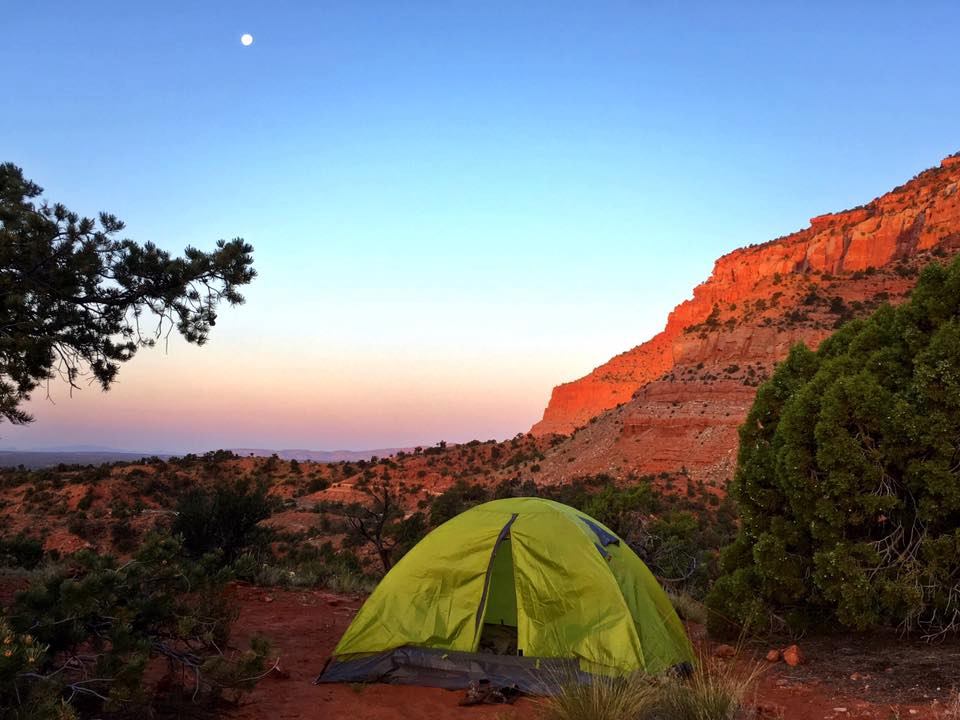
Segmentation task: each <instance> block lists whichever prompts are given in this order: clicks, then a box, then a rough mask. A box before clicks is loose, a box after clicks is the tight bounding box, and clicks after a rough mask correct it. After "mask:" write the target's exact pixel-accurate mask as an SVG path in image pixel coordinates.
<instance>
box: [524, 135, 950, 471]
mask: <svg viewBox="0 0 960 720" xmlns="http://www.w3.org/2000/svg"><path fill="white" fill-rule="evenodd" d="M958 250H960V154H958V155H954V156H951V157H948V158H946V159H945V160H944V161H943V162H942V163H941V164H940V166H939V167H937V168H932V169H930V170H926V171H924V172H922V173H920V174H919V175H917V176H916V177H915V178H913V179H912V180H911V181H909V182H908V183H906V184H905V185H902V186H900V187H898V188H896V189H894V190H892V191H891V192H889V193H887V194H886V195H883V196H882V197H879V198H877V199H875V200H873V201H871V202H869V203H867V204H866V205H863V206H861V207H858V208H854V209H852V210H846V211H843V212H839V213H833V214H828V215H821V216H819V217H815V218H813V219H812V220H811V221H810V227H808V228H806V229H804V230H801V231H799V232H796V233H793V234H792V235H788V236H785V237H782V238H778V239H776V240H772V241H770V242H767V243H764V244H762V245H754V246H750V247H746V248H741V249H739V250H735V251H734V252H732V253H729V254H728V255H725V256H723V257H721V258H720V259H719V260H717V262H716V264H715V266H714V269H713V273H712V274H711V276H710V278H709V279H708V280H707V281H706V282H704V283H702V284H701V285H699V286H698V287H697V288H696V289H695V290H694V292H693V298H692V299H690V300H687V301H685V302H683V303H681V304H680V305H679V306H677V307H676V308H675V309H674V310H673V312H672V313H671V314H670V316H669V318H668V320H667V325H666V328H665V329H664V330H663V332H661V333H659V334H658V335H656V336H655V337H654V338H652V339H651V340H650V341H648V342H646V343H644V344H642V345H639V346H637V347H635V348H633V349H632V350H628V351H627V352H625V353H623V354H621V355H618V356H617V357H615V358H613V359H612V360H610V361H609V362H607V363H605V364H603V365H601V366H600V367H598V368H596V369H595V370H594V371H593V372H591V373H590V374H589V375H587V376H586V377H583V378H580V379H579V380H575V381H573V382H569V383H566V384H563V385H560V386H558V387H556V388H555V389H554V391H553V394H552V396H551V398H550V403H549V405H548V407H547V409H546V411H545V412H544V416H543V419H542V420H541V421H540V422H539V423H537V424H536V425H535V426H534V427H533V429H532V431H531V432H532V433H533V434H535V435H538V436H542V435H548V434H553V433H556V434H563V435H568V434H572V437H570V438H568V439H566V440H565V441H563V442H562V443H559V444H557V445H554V446H553V447H552V448H551V449H550V451H549V452H548V453H547V457H546V459H545V460H544V461H543V462H541V463H540V464H541V466H542V473H543V474H542V475H541V479H546V480H549V481H551V482H560V481H563V480H565V479H569V478H571V477H575V476H577V475H581V474H585V473H594V472H609V473H611V474H614V475H617V476H625V475H626V474H628V473H629V472H639V473H659V472H676V471H678V470H680V471H683V470H686V471H687V472H688V473H690V474H691V475H693V476H698V477H699V478H700V479H707V480H712V481H715V482H717V483H722V482H723V481H725V480H726V479H728V478H729V476H730V474H731V472H732V467H733V462H734V460H735V454H736V447H737V433H736V428H737V426H738V425H739V424H740V423H741V422H742V421H743V419H744V417H745V415H746V412H747V410H748V409H749V407H750V404H751V402H752V399H753V395H754V393H755V390H756V386H757V385H758V384H759V383H760V382H761V381H762V380H763V379H765V378H766V377H767V376H768V375H769V373H770V371H771V369H772V367H773V365H774V364H775V363H776V362H777V361H779V360H780V359H782V358H783V357H784V356H785V354H786V353H787V351H788V350H789V348H790V346H791V345H793V344H794V343H796V342H799V341H802V342H805V343H807V344H808V345H811V346H816V345H817V344H819V343H820V342H821V341H822V340H823V339H824V338H825V337H826V336H827V335H829V334H830V333H831V332H832V331H833V329H834V328H835V327H836V326H838V325H839V324H840V323H842V322H843V321H844V320H847V319H849V318H851V317H856V316H860V315H864V314H866V313H868V312H870V311H872V310H873V309H875V308H876V307H877V306H879V305H880V304H881V303H883V302H892V303H896V302H898V301H900V300H902V299H903V298H904V297H905V296H906V294H907V293H909V291H910V288H911V287H912V286H913V284H914V282H915V280H916V275H917V273H918V272H919V270H920V268H922V266H923V265H924V264H926V263H927V262H930V261H931V260H935V259H945V258H948V257H950V256H952V255H954V254H955V253H957V251H958ZM578 428H579V429H578Z"/></svg>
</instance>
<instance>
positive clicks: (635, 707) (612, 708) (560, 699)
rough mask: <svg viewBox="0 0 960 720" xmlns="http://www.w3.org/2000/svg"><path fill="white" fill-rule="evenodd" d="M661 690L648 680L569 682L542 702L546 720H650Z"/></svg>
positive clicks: (601, 679) (645, 678)
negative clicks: (646, 719)
mask: <svg viewBox="0 0 960 720" xmlns="http://www.w3.org/2000/svg"><path fill="white" fill-rule="evenodd" d="M659 699H660V698H659V688H658V687H657V686H656V684H655V683H654V682H653V681H652V680H651V679H650V678H648V677H646V676H644V675H641V674H637V675H633V676H630V677H625V678H608V677H597V678H595V679H594V680H593V681H592V682H582V681H576V680H566V681H564V682H563V683H562V684H561V687H560V691H559V692H558V693H557V694H556V695H553V696H551V697H548V698H546V699H545V700H544V701H543V709H544V718H545V720H642V719H643V718H649V717H651V713H652V712H653V711H655V710H656V708H657V704H658V701H659Z"/></svg>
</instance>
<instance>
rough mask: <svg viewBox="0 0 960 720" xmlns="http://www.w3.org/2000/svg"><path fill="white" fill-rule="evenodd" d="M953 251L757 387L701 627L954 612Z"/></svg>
mask: <svg viewBox="0 0 960 720" xmlns="http://www.w3.org/2000/svg"><path fill="white" fill-rule="evenodd" d="M958 457H960V260H957V261H954V262H953V263H952V264H951V265H950V266H949V267H943V266H941V265H938V264H933V265H930V266H928V267H927V268H926V269H925V270H924V271H923V273H922V275H921V278H920V281H919V283H918V284H917V286H916V288H915V289H914V291H913V293H912V295H911V299H910V301H909V302H907V303H905V304H903V305H901V306H899V307H898V308H896V309H894V308H891V307H889V306H884V307H881V308H880V309H879V310H877V311H876V312H875V313H874V314H873V316H871V317H870V318H869V319H867V320H855V321H853V322H851V323H848V324H847V325H845V326H843V327H842V328H841V329H840V330H839V331H838V332H837V333H835V334H834V335H833V336H832V337H831V338H829V339H828V340H826V341H825V342H824V343H823V344H822V345H821V347H820V349H819V350H818V351H817V352H816V353H814V352H812V351H810V350H808V349H807V348H805V347H803V346H802V345H801V346H797V347H795V348H794V349H793V350H792V351H791V353H790V355H789V356H788V358H787V359H786V360H785V361H784V362H783V363H782V364H781V365H780V366H779V367H778V368H777V370H776V372H775V373H774V375H773V377H772V379H771V380H770V381H769V382H767V383H766V384H765V385H763V386H762V387H761V388H760V390H759V391H758V393H757V397H756V400H755V402H754V405H753V408H752V409H751V411H750V414H749V415H748V417H747V420H746V422H745V424H744V425H743V427H742V428H741V430H740V455H739V459H738V467H737V471H736V474H735V477H734V480H733V482H732V484H731V488H730V491H731V494H732V495H733V497H734V498H735V499H736V501H737V504H738V507H739V510H740V515H741V529H740V533H739V536H738V538H737V540H736V542H735V543H734V544H733V545H732V546H731V547H730V548H728V549H727V550H726V551H725V552H724V554H723V557H722V560H721V566H722V570H723V577H722V578H721V579H720V580H719V581H718V582H717V584H716V585H715V587H714V588H713V590H712V592H711V594H710V597H709V598H708V605H709V607H710V609H711V611H712V613H711V629H713V630H715V631H719V632H723V631H729V630H731V629H734V628H736V627H737V626H741V627H742V626H745V625H750V624H754V625H756V624H757V623H763V624H766V623H768V622H769V619H770V618H772V617H776V618H781V619H782V620H783V621H785V622H786V623H787V624H788V625H790V626H793V627H794V628H795V629H804V628H806V627H808V626H809V625H811V624H819V623H824V622H826V623H838V624H841V625H844V626H847V627H851V628H857V629H865V628H870V627H874V626H882V625H897V626H901V627H903V628H906V629H911V628H920V629H922V630H924V631H925V632H927V633H928V634H929V635H935V634H939V633H944V632H949V631H954V630H957V629H958V624H960V623H958V620H957V618H960V471H958Z"/></svg>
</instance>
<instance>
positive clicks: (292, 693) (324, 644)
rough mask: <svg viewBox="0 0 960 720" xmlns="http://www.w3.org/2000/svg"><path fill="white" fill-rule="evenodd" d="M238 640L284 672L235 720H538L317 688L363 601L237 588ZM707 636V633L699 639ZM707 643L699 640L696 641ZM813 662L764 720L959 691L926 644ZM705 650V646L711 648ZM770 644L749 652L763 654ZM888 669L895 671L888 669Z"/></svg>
mask: <svg viewBox="0 0 960 720" xmlns="http://www.w3.org/2000/svg"><path fill="white" fill-rule="evenodd" d="M236 592H237V598H238V599H239V601H240V605H241V614H240V619H239V621H238V624H237V635H238V639H239V640H243V639H245V638H246V637H247V636H248V635H249V633H251V632H253V631H257V632H259V633H261V634H263V635H266V636H267V637H269V638H270V639H271V641H272V643H273V647H274V649H275V653H276V654H277V655H279V657H280V667H281V670H282V672H281V673H277V674H275V675H273V676H271V677H268V678H267V679H265V680H263V681H262V682H261V683H260V685H259V686H258V687H257V689H256V690H255V691H254V692H253V693H251V694H250V695H249V696H247V697H246V698H245V699H244V700H243V703H242V705H241V706H240V707H239V708H236V709H235V710H232V711H231V712H230V717H233V718H237V719H238V720H248V719H252V718H322V719H323V720H327V719H329V720H333V719H335V718H349V719H350V720H394V719H397V720H399V719H401V718H402V719H407V718H409V719H412V720H447V718H471V719H472V718H491V719H492V718H497V719H498V720H508V719H510V718H536V717H539V715H540V708H539V707H538V703H537V701H536V700H535V699H530V698H524V699H521V700H519V701H518V702H517V703H516V704H515V705H513V706H503V705H500V706H481V707H469V708H464V707H459V706H458V704H457V703H458V701H459V700H460V698H461V697H462V692H451V691H447V690H438V689H433V688H418V687H409V686H393V685H369V686H362V685H320V686H317V685H314V684H313V680H314V678H316V676H317V675H318V674H319V673H320V671H321V669H322V668H323V665H324V663H325V662H326V660H327V658H328V657H329V656H330V653H331V651H332V650H333V647H334V645H336V642H337V640H338V639H339V638H340V635H341V634H342V633H343V631H344V630H345V629H346V627H347V625H348V624H349V623H350V620H351V619H352V617H353V615H354V613H356V611H357V609H358V608H359V607H360V605H361V604H362V602H363V598H362V596H345V595H335V594H332V593H327V592H323V591H317V590H304V591H280V590H269V589H264V588H254V587H247V586H239V587H238V588H237V589H236ZM694 635H696V636H697V637H701V638H702V633H697V632H694ZM700 641H701V642H706V641H703V640H702V639H701V640H700ZM801 647H802V648H803V650H804V653H805V655H806V656H807V662H806V663H805V664H804V665H802V666H800V667H796V668H791V667H788V666H787V665H785V664H783V663H782V662H781V663H778V664H776V665H771V666H770V667H769V669H768V671H767V672H766V673H765V675H764V677H763V679H762V681H761V683H760V686H759V688H758V691H757V698H756V701H757V706H758V708H759V712H758V716H759V717H766V718H778V717H779V718H784V720H834V719H836V720H846V719H849V720H867V719H870V720H891V719H892V718H897V717H900V718H904V720H906V718H913V719H916V720H934V719H937V720H940V718H941V715H940V710H942V707H943V706H942V703H943V701H944V700H945V699H946V698H947V696H948V695H949V691H950V687H951V685H952V684H953V683H954V682H955V683H956V684H957V685H958V686H960V642H952V643H948V644H939V645H929V644H927V643H922V642H918V641H907V640H903V639H900V638H897V637H896V636H886V635H871V636H863V637H858V636H844V637H841V638H825V639H808V640H804V641H801ZM706 649H707V650H708V651H709V649H710V646H709V644H707V645H706ZM766 649H768V647H767V646H761V645H755V646H752V647H751V648H749V650H750V651H755V652H757V653H758V654H760V655H762V654H763V653H765V652H766ZM888 668H889V671H888Z"/></svg>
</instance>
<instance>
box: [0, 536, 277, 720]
mask: <svg viewBox="0 0 960 720" xmlns="http://www.w3.org/2000/svg"><path fill="white" fill-rule="evenodd" d="M181 549H182V548H181V542H180V541H179V540H178V539H175V538H170V537H163V536H153V537H151V538H150V539H149V540H148V541H147V542H146V543H144V545H143V547H142V549H141V550H140V551H139V552H138V553H137V554H136V556H135V557H134V558H133V560H131V561H129V562H126V563H124V564H122V565H120V564H119V563H118V562H117V561H116V560H114V559H113V558H111V557H106V556H98V555H96V554H94V553H91V552H81V553H78V554H77V555H75V556H73V558H71V566H70V567H69V568H60V569H59V570H57V571H55V572H51V573H47V574H45V575H43V576H41V577H40V578H39V579H38V580H37V581H36V582H35V583H34V584H33V585H32V586H31V587H30V589H29V590H27V591H25V592H23V593H21V594H20V595H18V597H17V599H16V600H15V602H14V604H13V606H12V607H11V608H10V609H9V611H8V613H7V616H6V618H0V625H4V629H5V630H6V631H5V632H3V631H0V642H2V643H6V644H7V647H8V648H9V655H8V654H7V651H6V650H5V651H4V652H3V653H2V657H0V708H5V711H0V717H4V718H11V719H12V718H37V719H39V718H61V717H73V716H75V715H79V716H81V717H99V716H102V715H103V714H105V713H107V714H115V713H123V714H130V715H132V714H134V713H136V712H137V710H138V709H139V710H141V711H143V710H146V711H148V712H150V713H151V714H152V713H153V711H154V710H155V709H156V708H158V707H165V706H167V705H168V704H170V703H175V704H180V703H193V704H195V705H196V706H197V707H204V706H206V707H210V706H212V705H213V704H215V703H216V702H217V701H218V700H219V699H220V698H221V697H223V696H224V694H225V693H227V694H233V693H239V692H242V691H244V690H247V689H250V688H251V687H252V686H253V684H254V683H255V682H256V679H257V677H258V675H259V674H260V673H261V672H262V670H263V665H264V662H263V661H264V658H265V655H266V652H267V649H268V648H267V646H266V644H265V643H264V642H263V641H262V640H257V641H254V642H253V643H252V644H251V647H250V649H249V650H247V651H245V652H243V653H238V654H235V655H233V656H231V657H227V656H225V655H224V654H222V653H221V652H220V650H219V648H226V647H227V646H228V642H229V639H230V628H231V624H232V622H233V620H234V619H235V617H236V608H234V607H233V606H232V605H231V603H230V602H229V601H228V600H227V598H226V596H225V595H224V593H223V584H224V581H225V579H226V577H227V576H226V575H225V574H224V573H222V572H219V573H218V572H216V571H215V570H214V569H213V568H211V567H209V566H206V565H204V564H202V563H194V562H192V561H188V560H184V559H183V555H182V553H181ZM7 640H9V643H7ZM154 658H160V659H163V660H165V661H166V663H167V670H168V674H167V676H166V678H165V679H164V681H163V682H161V683H158V684H157V685H156V686H155V688H157V687H165V688H166V689H165V690H163V691H162V692H161V691H160V690H157V689H155V688H151V687H148V686H147V685H146V684H145V683H144V673H145V670H146V668H147V665H148V663H149V662H150V660H151V659H154Z"/></svg>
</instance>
